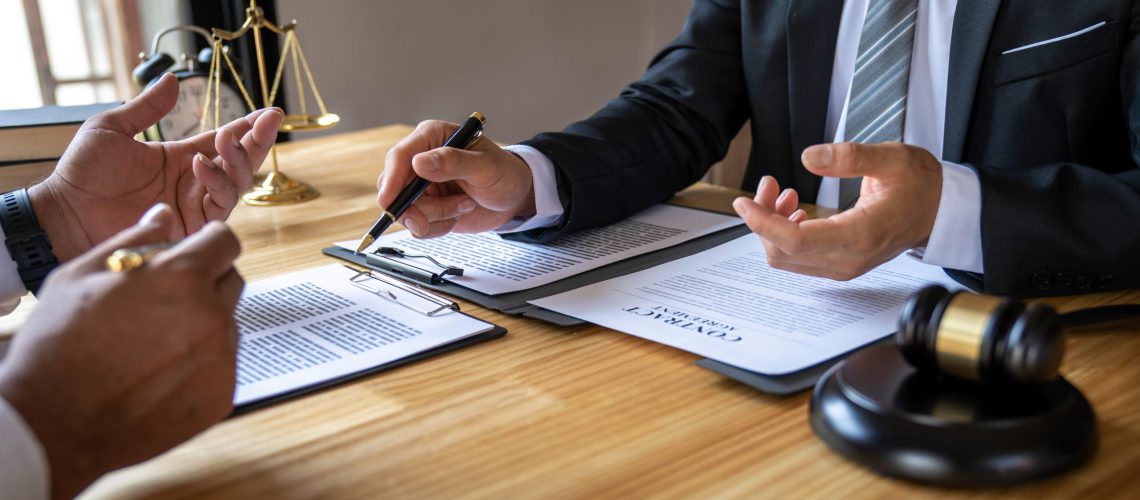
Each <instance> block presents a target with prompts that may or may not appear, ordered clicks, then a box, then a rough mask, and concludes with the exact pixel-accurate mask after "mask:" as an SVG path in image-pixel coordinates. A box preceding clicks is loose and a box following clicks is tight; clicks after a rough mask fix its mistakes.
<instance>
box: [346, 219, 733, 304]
mask: <svg viewBox="0 0 1140 500" xmlns="http://www.w3.org/2000/svg"><path fill="white" fill-rule="evenodd" d="M740 224H742V222H741V220H740V218H739V217H735V216H729V215H723V214H717V213H712V212H705V211H702V210H693V209H689V208H682V207H676V206H671V205H656V206H653V207H651V208H649V209H648V210H645V211H644V212H641V213H639V214H637V215H634V216H633V217H630V218H628V219H626V220H623V221H621V222H618V223H615V224H611V225H609V226H605V227H599V228H594V229H587V230H585V231H579V232H577V233H574V234H569V235H566V236H563V237H561V238H559V239H558V240H556V241H554V242H552V243H548V244H544V245H536V244H528V243H518V242H514V241H509V240H504V239H502V238H500V237H499V236H497V235H495V234H489V233H483V234H449V235H447V236H443V237H440V238H433V239H427V240H420V239H416V238H414V237H412V235H411V233H409V232H407V231H401V232H398V233H392V234H386V235H384V236H382V237H380V238H379V239H377V241H376V243H373V245H372V246H371V247H370V248H369V249H368V251H372V250H374V249H375V248H378V247H382V246H383V247H395V248H399V249H400V250H403V251H405V252H407V253H409V254H416V255H430V256H432V257H434V258H435V259H436V260H439V261H441V262H443V263H445V264H448V265H453V266H457V267H461V268H463V270H464V274H463V276H462V277H458V278H448V279H449V280H450V281H452V282H454V283H456V284H459V285H462V286H465V287H467V288H470V289H472V290H475V291H478V292H482V293H485V294H488V295H498V294H503V293H509V292H517V291H519V290H526V289H529V288H534V287H538V286H542V285H545V284H547V283H553V282H555V281H558V280H560V279H563V278H566V277H569V276H573V275H576V274H580V273H583V272H586V271H589V270H591V269H596V268H599V267H602V266H604V265H606V264H610V263H613V262H617V261H620V260H624V259H628V258H630V257H635V256H637V255H641V254H645V253H649V252H652V251H654V250H660V249H662V248H668V247H670V246H673V245H677V244H680V243H683V242H685V241H689V240H692V239H694V238H697V237H700V236H703V235H706V234H710V233H714V232H716V231H720V230H722V229H727V228H730V227H733V226H737V225H740ZM356 244H357V242H356V241H342V242H337V243H336V245H337V246H339V247H341V248H347V249H349V250H355V249H356ZM405 261H407V262H409V263H411V264H413V265H415V266H417V267H425V268H428V269H431V268H432V266H431V265H430V264H428V263H427V262H426V261H424V260H422V259H405ZM435 270H436V271H438V269H435Z"/></svg>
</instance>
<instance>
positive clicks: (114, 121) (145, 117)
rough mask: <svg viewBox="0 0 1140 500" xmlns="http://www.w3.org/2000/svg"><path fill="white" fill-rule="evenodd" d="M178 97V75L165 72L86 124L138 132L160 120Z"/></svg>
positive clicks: (132, 132) (134, 133)
mask: <svg viewBox="0 0 1140 500" xmlns="http://www.w3.org/2000/svg"><path fill="white" fill-rule="evenodd" d="M177 101H178V79H177V78H175V77H174V75H173V74H171V73H166V74H165V75H162V78H159V79H158V81H157V82H155V83H154V85H151V86H150V87H148V88H147V89H146V90H144V91H143V92H142V93H141V94H139V95H138V96H136V97H135V98H133V99H131V100H129V101H127V102H125V103H123V105H122V106H119V107H117V108H115V109H112V110H110V111H105V112H103V113H100V114H98V115H95V116H94V117H92V118H91V119H90V120H88V121H87V125H85V128H87V127H97V128H104V129H108V130H114V131H116V132H122V133H123V134H126V135H132V136H133V135H136V134H138V133H140V132H142V131H143V130H146V129H147V128H148V127H150V126H151V125H154V124H155V123H158V121H159V120H161V119H162V117H164V116H166V114H167V113H169V112H170V110H172V109H174V104H175V103H176V102H177Z"/></svg>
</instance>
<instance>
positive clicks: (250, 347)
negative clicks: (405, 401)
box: [234, 265, 494, 405]
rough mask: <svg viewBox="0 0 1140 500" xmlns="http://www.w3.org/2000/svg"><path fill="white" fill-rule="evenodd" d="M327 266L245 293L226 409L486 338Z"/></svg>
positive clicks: (458, 319)
mask: <svg viewBox="0 0 1140 500" xmlns="http://www.w3.org/2000/svg"><path fill="white" fill-rule="evenodd" d="M354 274H356V273H355V272H354V271H352V270H350V269H348V268H346V267H344V266H340V265H330V266H324V267H319V268H315V269H310V270H307V271H301V272H297V273H292V274H288V275H285V276H280V277H277V278H271V279H267V280H264V281H258V282H256V283H251V284H249V285H248V286H246V288H245V291H244V292H243V293H242V297H241V301H240V302H239V303H238V308H237V315H236V318H237V324H238V335H239V342H238V363H237V365H238V366H237V391H236V393H235V394H234V405H242V404H246V403H252V402H256V401H259V400H262V399H265V398H269V397H273V396H277V395H280V394H285V393H289V392H292V391H295V390H298V389H302V388H305V387H308V386H311V385H315V384H319V383H321V382H325V381H328V380H332V379H336V378H340V377H343V376H346V375H350V374H353V373H357V372H360V371H364V370H367V369H369V368H373V367H376V366H379V365H382V364H385V363H390V362H393V361H396V360H399V359H401V358H404V357H407V356H411V355H413V354H416V353H419V352H423V351H426V350H429V349H432V348H435V347H439V346H442V345H445V344H449V343H451V342H455V341H457V340H460V339H463V338H466V337H469V336H472V335H476V334H479V333H483V332H486V331H488V330H491V329H492V328H494V327H493V325H491V324H489V323H485V322H483V321H479V320H477V319H475V318H472V317H470V316H467V315H464V314H460V313H458V312H449V313H447V314H443V315H440V316H435V317H428V316H426V315H423V314H421V313H420V312H417V311H415V310H412V309H409V308H406V307H403V306H400V305H399V304H397V303H395V302H393V301H391V300H388V299H385V298H383V297H381V296H379V295H376V294H374V293H372V292H369V291H366V290H363V289H360V288H357V287H356V286H355V285H353V284H351V283H350V282H349V281H348V278H349V277H351V276H353V275H354Z"/></svg>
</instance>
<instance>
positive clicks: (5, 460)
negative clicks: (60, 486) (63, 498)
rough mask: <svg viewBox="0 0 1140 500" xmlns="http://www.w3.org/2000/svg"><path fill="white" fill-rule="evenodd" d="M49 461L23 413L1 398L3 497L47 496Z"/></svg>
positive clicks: (0, 485) (0, 484)
mask: <svg viewBox="0 0 1140 500" xmlns="http://www.w3.org/2000/svg"><path fill="white" fill-rule="evenodd" d="M50 488H51V486H50V485H49V484H48V461H47V455H45V454H44V450H43V448H41V447H40V443H39V441H37V440H36V436H35V434H33V433H32V429H31V428H29V427H28V424H27V423H25V422H24V419H23V417H21V416H20V413H19V412H17V411H16V409H15V408H12V405H10V404H8V402H7V401H5V400H4V398H0V491H3V492H4V493H3V496H4V498H11V499H14V500H15V499H18V500H24V499H29V500H31V499H36V500H39V499H44V498H48V493H49V490H50Z"/></svg>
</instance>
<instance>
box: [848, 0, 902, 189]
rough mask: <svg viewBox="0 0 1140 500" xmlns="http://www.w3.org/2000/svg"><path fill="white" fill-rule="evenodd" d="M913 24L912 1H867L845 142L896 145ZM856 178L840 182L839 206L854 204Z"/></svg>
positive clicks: (858, 182)
mask: <svg viewBox="0 0 1140 500" xmlns="http://www.w3.org/2000/svg"><path fill="white" fill-rule="evenodd" d="M917 20H918V0H871V1H870V5H868V7H867V17H866V19H865V20H864V21H863V33H862V35H860V37H859V55H858V57H857V58H856V59H855V76H854V77H853V78H852V81H851V101H850V102H849V103H848V106H847V126H846V132H845V133H844V136H845V137H846V140H847V141H848V142H858V143H866V144H874V143H879V142H889V141H902V138H903V122H904V120H905V119H906V92H907V84H908V82H909V81H910V54H911V52H912V51H913V49H914V26H915V22H916V21H917ZM862 180H863V179H862V178H855V179H840V181H839V208H841V209H844V210H846V209H848V208H851V207H852V206H854V205H855V202H856V201H858V199H859V187H860V184H861V183H862Z"/></svg>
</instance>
